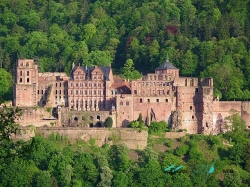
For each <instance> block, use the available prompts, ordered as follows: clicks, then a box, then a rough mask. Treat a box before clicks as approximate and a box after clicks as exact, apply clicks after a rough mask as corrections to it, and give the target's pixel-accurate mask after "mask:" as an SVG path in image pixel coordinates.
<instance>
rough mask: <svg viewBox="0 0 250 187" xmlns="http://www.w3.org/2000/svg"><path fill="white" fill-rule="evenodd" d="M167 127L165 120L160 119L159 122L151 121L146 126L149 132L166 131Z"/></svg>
mask: <svg viewBox="0 0 250 187" xmlns="http://www.w3.org/2000/svg"><path fill="white" fill-rule="evenodd" d="M167 127H168V124H167V123H166V122H165V121H160V122H156V121H153V122H151V124H150V126H149V127H148V130H149V134H154V133H162V132H166V131H167V130H168V128H167Z"/></svg>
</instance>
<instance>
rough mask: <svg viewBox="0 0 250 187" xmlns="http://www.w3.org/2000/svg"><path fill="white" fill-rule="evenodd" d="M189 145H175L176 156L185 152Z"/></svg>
mask: <svg viewBox="0 0 250 187" xmlns="http://www.w3.org/2000/svg"><path fill="white" fill-rule="evenodd" d="M188 149H189V147H188V145H186V144H184V145H181V146H179V147H177V149H176V151H175V153H176V154H177V155H178V156H183V155H185V154H186V153H187V151H188Z"/></svg>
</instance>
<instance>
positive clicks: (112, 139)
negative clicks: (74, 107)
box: [16, 127, 148, 149]
mask: <svg viewBox="0 0 250 187" xmlns="http://www.w3.org/2000/svg"><path fill="white" fill-rule="evenodd" d="M23 131H24V133H23V134H22V135H21V136H18V137H16V138H19V139H25V140H27V139H29V138H31V137H33V136H35V134H40V135H42V136H44V137H48V136H49V135H50V134H51V133H53V132H54V133H55V134H57V133H59V134H61V135H62V137H67V138H68V139H69V141H75V140H77V139H79V140H85V141H86V142H88V141H89V140H90V139H91V138H94V139H95V140H96V145H97V146H102V145H103V144H105V143H108V144H117V143H118V144H120V143H122V144H124V145H126V146H127V147H128V148H129V149H144V148H145V147H146V146H147V139H148V132H147V131H142V132H138V131H136V130H133V129H122V128H114V129H106V128H92V129H89V128H75V127H74V128H36V130H35V131H33V130H32V128H28V127H27V128H23Z"/></svg>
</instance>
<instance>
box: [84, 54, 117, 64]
mask: <svg viewBox="0 0 250 187" xmlns="http://www.w3.org/2000/svg"><path fill="white" fill-rule="evenodd" d="M112 60H113V59H112V57H111V55H110V53H109V51H99V50H97V51H91V52H90V53H89V54H88V55H87V57H86V58H85V59H84V64H86V65H88V66H90V65H98V66H110V65H111V63H112Z"/></svg>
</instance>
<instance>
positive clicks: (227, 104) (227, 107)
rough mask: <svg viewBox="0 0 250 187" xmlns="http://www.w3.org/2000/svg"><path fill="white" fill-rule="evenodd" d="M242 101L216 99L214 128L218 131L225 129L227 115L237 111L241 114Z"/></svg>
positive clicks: (214, 103) (214, 104)
mask: <svg viewBox="0 0 250 187" xmlns="http://www.w3.org/2000/svg"><path fill="white" fill-rule="evenodd" d="M241 110H242V102H241V101H214V102H213V114H212V116H213V128H214V130H216V131H217V132H224V131H225V129H224V128H225V121H226V119H225V118H226V117H228V116H231V115H232V114H234V113H235V112H237V113H238V114H239V115H240V116H241Z"/></svg>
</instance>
